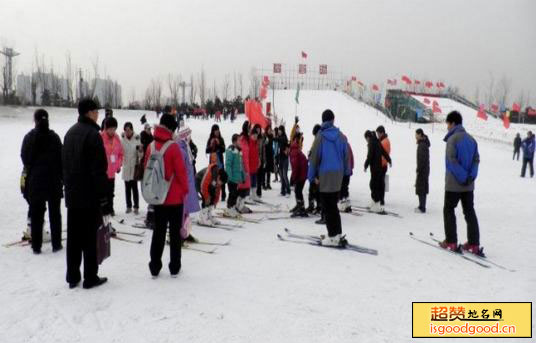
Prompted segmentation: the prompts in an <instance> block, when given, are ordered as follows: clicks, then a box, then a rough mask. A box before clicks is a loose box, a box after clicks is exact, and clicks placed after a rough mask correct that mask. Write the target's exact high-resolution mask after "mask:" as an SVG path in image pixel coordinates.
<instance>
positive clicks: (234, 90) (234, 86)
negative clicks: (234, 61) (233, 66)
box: [233, 71, 236, 99]
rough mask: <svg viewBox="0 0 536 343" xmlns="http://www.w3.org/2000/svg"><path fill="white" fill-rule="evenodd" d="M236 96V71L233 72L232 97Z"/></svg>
mask: <svg viewBox="0 0 536 343" xmlns="http://www.w3.org/2000/svg"><path fill="white" fill-rule="evenodd" d="M234 98H236V71H235V72H233V99H234Z"/></svg>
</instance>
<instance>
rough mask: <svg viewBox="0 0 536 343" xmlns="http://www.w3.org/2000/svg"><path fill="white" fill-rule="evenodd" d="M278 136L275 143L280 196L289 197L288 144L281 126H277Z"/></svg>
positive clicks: (283, 128)
mask: <svg viewBox="0 0 536 343" xmlns="http://www.w3.org/2000/svg"><path fill="white" fill-rule="evenodd" d="M278 132H279V136H278V137H277V141H278V142H279V156H278V160H279V177H280V178H281V195H283V196H286V195H289V196H290V182H289V180H288V167H289V158H288V151H289V144H288V137H287V134H286V132H285V127H284V126H283V125H280V126H279V130H278Z"/></svg>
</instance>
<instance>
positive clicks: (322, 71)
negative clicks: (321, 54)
mask: <svg viewBox="0 0 536 343" xmlns="http://www.w3.org/2000/svg"><path fill="white" fill-rule="evenodd" d="M319 73H320V75H326V74H327V73H328V65H327V64H321V65H320V70H319Z"/></svg>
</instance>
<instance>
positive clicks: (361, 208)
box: [352, 205, 402, 218]
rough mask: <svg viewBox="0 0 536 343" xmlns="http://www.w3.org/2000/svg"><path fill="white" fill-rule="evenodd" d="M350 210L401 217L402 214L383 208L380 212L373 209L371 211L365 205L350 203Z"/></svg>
mask: <svg viewBox="0 0 536 343" xmlns="http://www.w3.org/2000/svg"><path fill="white" fill-rule="evenodd" d="M352 210H353V211H358V212H365V213H373V214H378V215H382V216H391V217H395V218H402V216H401V215H400V214H398V213H396V212H392V211H387V210H383V211H382V212H375V211H372V210H371V209H370V207H366V206H356V205H352Z"/></svg>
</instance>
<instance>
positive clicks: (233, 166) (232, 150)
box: [224, 134, 246, 218]
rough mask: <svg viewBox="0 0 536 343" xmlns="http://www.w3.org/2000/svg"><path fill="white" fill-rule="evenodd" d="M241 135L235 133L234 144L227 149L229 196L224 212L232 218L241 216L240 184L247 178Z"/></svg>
mask: <svg viewBox="0 0 536 343" xmlns="http://www.w3.org/2000/svg"><path fill="white" fill-rule="evenodd" d="M239 137H240V136H239V135H237V134H234V135H233V137H232V144H231V145H229V147H228V148H227V150H226V151H225V171H226V173H227V176H228V179H227V182H228V187H229V196H228V197H227V209H226V210H225V211H224V214H225V216H227V217H231V218H236V217H238V216H239V212H238V208H237V199H238V196H239V191H238V185H239V184H241V183H243V182H245V180H246V173H245V172H244V164H243V162H242V150H241V149H240V143H239Z"/></svg>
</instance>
